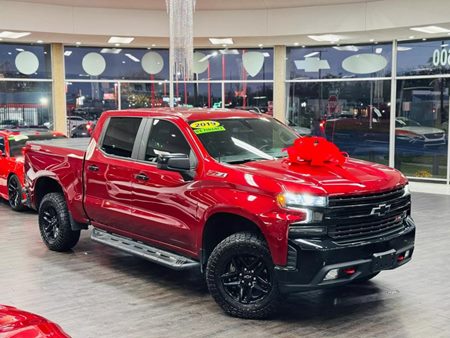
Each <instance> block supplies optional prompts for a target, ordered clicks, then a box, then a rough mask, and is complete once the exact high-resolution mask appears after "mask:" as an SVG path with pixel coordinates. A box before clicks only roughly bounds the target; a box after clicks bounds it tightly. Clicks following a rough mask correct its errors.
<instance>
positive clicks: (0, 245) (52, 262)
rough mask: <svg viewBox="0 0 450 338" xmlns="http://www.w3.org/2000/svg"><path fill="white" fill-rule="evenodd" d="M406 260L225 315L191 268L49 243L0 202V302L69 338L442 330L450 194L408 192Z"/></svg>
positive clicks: (447, 294)
mask: <svg viewBox="0 0 450 338" xmlns="http://www.w3.org/2000/svg"><path fill="white" fill-rule="evenodd" d="M413 203H414V211H413V216H414V218H415V220H416V223H417V225H418V232H417V241H416V251H415V257H414V259H413V261H412V262H411V263H410V264H408V265H406V266H404V267H402V268H400V269H399V270H396V271H387V272H384V273H382V274H381V275H380V276H378V277H377V278H375V280H374V282H372V283H368V284H366V285H358V286H357V285H354V286H347V287H341V288H339V289H334V290H327V291H314V292H309V293H304V294H298V295H295V296H290V297H289V298H288V299H287V300H286V302H285V304H284V306H283V307H282V309H281V312H280V314H279V315H278V316H277V317H276V318H274V319H272V320H268V321H252V320H240V319H235V318H230V317H227V316H226V315H224V314H223V312H222V311H221V310H220V308H219V307H218V306H217V305H216V304H215V303H214V301H213V300H212V299H211V297H210V296H209V295H208V292H207V290H206V288H205V286H204V283H203V282H202V280H201V278H200V276H199V275H198V274H196V273H194V272H184V273H180V272H174V271H171V270H168V269H165V268H163V267H160V266H157V265H155V264H152V263H150V262H147V261H144V260H141V259H139V258H135V257H132V256H130V255H128V254H125V253H121V252H119V251H117V250H114V249H110V248H107V247H105V246H102V245H101V244H97V243H94V242H92V241H90V240H89V232H84V233H83V235H82V238H81V240H80V243H79V244H78V245H77V246H76V247H75V249H74V251H73V252H71V253H66V254H62V253H55V252H50V251H48V250H47V249H46V248H45V246H44V245H43V244H42V242H41V240H40V238H39V232H38V228H37V216H36V214H35V213H33V212H25V213H23V214H17V213H15V212H13V211H11V210H10V209H9V208H8V207H7V205H6V204H5V203H1V202H0V271H1V275H0V304H9V305H14V306H17V307H19V308H22V309H26V310H28V311H31V312H35V313H39V314H41V315H43V316H46V317H48V318H49V319H51V320H53V321H55V322H57V323H59V324H60V325H61V326H62V327H63V328H64V329H65V330H66V331H67V332H68V333H69V334H71V335H72V336H73V337H79V338H87V337H139V338H140V337H233V338H235V337H273V336H280V337H299V336H301V337H322V336H333V337H450V244H449V243H450V196H445V195H431V194H421V193H415V194H414V195H413Z"/></svg>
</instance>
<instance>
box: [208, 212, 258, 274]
mask: <svg viewBox="0 0 450 338" xmlns="http://www.w3.org/2000/svg"><path fill="white" fill-rule="evenodd" d="M244 231H245V232H251V233H255V234H257V235H260V236H261V237H262V238H263V239H264V240H266V239H265V236H264V233H263V231H262V230H261V228H260V226H258V224H257V223H256V222H255V221H254V220H252V219H250V217H246V216H244V215H241V214H238V213H233V212H216V213H214V214H212V215H210V216H209V217H208V219H207V220H206V222H205V225H204V227H203V234H202V245H201V248H202V254H201V256H202V266H204V265H205V264H206V262H207V261H208V258H209V256H210V255H211V252H212V251H213V250H214V248H215V247H216V246H217V244H219V243H220V242H221V241H222V240H224V239H225V238H227V237H228V236H231V235H232V234H235V233H238V232H244Z"/></svg>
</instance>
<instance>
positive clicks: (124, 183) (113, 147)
mask: <svg viewBox="0 0 450 338" xmlns="http://www.w3.org/2000/svg"><path fill="white" fill-rule="evenodd" d="M146 121H147V120H146V119H144V118H142V117H132V116H130V117H122V116H121V117H111V118H109V120H107V121H106V122H105V125H104V127H103V133H102V135H101V137H100V139H99V141H98V144H96V145H94V147H93V148H92V149H91V147H92V144H93V143H91V146H90V147H89V149H88V151H87V153H86V160H85V163H84V179H85V194H84V205H85V210H86V213H87V215H88V217H89V218H90V219H91V221H92V223H93V224H94V225H95V226H99V227H102V228H106V229H107V230H111V231H115V232H118V231H120V230H124V229H125V230H126V228H127V226H126V225H127V224H130V222H132V219H133V216H132V215H131V203H132V191H131V182H132V181H133V179H134V176H133V175H134V171H133V170H132V164H133V161H135V159H136V156H137V149H138V147H139V145H138V141H137V140H140V139H141V133H142V131H143V129H144V127H145V123H146Z"/></svg>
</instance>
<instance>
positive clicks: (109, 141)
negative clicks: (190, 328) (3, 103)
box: [25, 109, 415, 318]
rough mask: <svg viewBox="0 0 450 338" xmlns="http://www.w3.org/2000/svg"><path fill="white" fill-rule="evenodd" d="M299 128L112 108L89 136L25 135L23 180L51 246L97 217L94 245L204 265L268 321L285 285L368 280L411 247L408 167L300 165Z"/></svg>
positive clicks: (246, 115) (231, 303)
mask: <svg viewBox="0 0 450 338" xmlns="http://www.w3.org/2000/svg"><path fill="white" fill-rule="evenodd" d="M296 138H298V135H297V134H296V133H295V132H294V131H293V130H292V129H290V128H289V127H286V126H285V125H283V124H281V123H279V122H278V121H276V120H275V119H272V118H270V117H269V116H266V115H261V114H254V113H252V112H245V111H237V110H229V111H228V110H223V111H214V110H201V109H194V110H172V111H171V110H167V109H160V110H158V109H150V110H145V109H142V110H127V111H110V112H106V113H104V114H103V115H102V116H101V118H100V120H99V122H98V124H97V128H96V129H95V131H94V133H93V137H92V139H91V140H90V141H89V140H87V141H85V140H81V139H76V140H55V141H51V142H45V143H42V142H29V143H27V146H26V150H25V157H26V158H25V172H26V188H27V192H28V194H29V201H30V206H31V207H33V208H35V209H38V210H39V228H40V232H41V235H42V239H43V241H44V242H45V244H46V245H47V246H48V248H49V249H50V250H55V251H65V250H69V249H71V248H72V247H74V246H75V244H76V243H77V242H78V240H79V236H80V230H82V229H87V228H88V226H92V228H93V229H92V235H91V237H92V239H93V240H95V241H97V242H101V243H104V244H106V245H110V246H112V247H115V248H117V249H121V250H124V251H127V252H129V253H131V254H134V255H137V256H140V257H142V258H145V259H148V260H150V261H153V262H156V263H160V264H163V265H165V266H168V267H171V268H174V269H186V268H193V267H196V268H198V269H200V270H201V271H202V272H205V275H206V282H207V285H208V288H209V290H210V292H211V294H212V296H213V297H214V299H215V300H216V301H217V303H218V304H219V305H220V306H221V307H222V308H223V309H224V310H225V311H226V312H227V313H229V314H231V315H233V316H237V317H243V318H263V317H267V316H269V315H270V314H271V313H272V312H273V311H274V310H275V309H276V306H277V304H278V303H279V300H280V295H281V294H283V293H288V292H298V291H304V290H311V289H317V288H324V287H330V286H335V285H343V284H348V283H352V282H362V281H366V280H369V279H371V278H373V277H374V276H375V275H376V274H378V273H379V272H380V271H381V270H386V269H394V268H397V267H399V266H401V265H403V264H405V263H406V262H408V261H410V260H411V257H412V253H413V249H414V237H415V225H414V222H413V220H412V219H411V216H410V200H411V198H410V193H409V189H408V185H407V180H406V178H405V177H404V176H403V175H402V174H401V173H400V172H398V171H396V170H395V169H392V168H388V167H386V166H382V165H379V164H374V163H369V162H364V161H359V160H353V159H348V160H347V161H346V162H345V163H344V164H343V165H342V166H341V167H339V168H337V167H333V166H312V165H311V164H308V163H304V164H299V165H295V166H294V165H291V164H290V163H289V161H288V160H287V159H286V153H285V152H283V149H284V148H285V147H287V146H290V145H291V144H292V143H293V142H294V140H295V139H296Z"/></svg>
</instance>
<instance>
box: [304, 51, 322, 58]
mask: <svg viewBox="0 0 450 338" xmlns="http://www.w3.org/2000/svg"><path fill="white" fill-rule="evenodd" d="M317 54H319V52H312V53H309V54H306V55H305V58H309V57H311V56H314V55H317Z"/></svg>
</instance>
